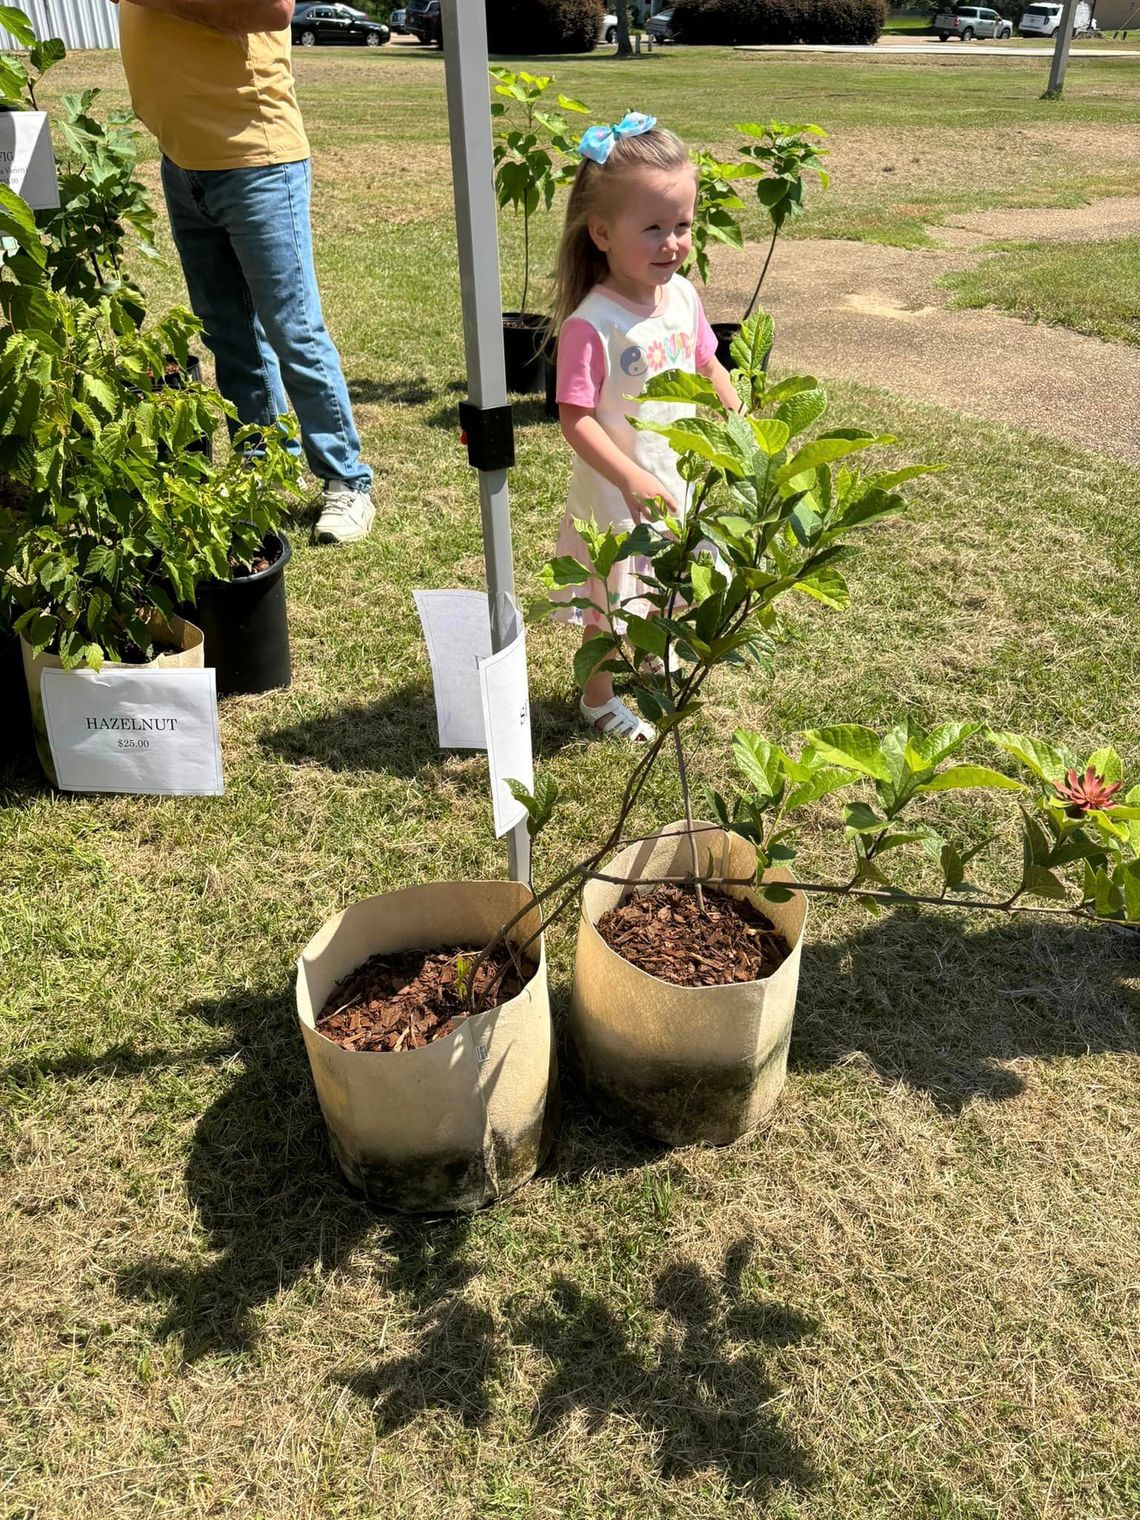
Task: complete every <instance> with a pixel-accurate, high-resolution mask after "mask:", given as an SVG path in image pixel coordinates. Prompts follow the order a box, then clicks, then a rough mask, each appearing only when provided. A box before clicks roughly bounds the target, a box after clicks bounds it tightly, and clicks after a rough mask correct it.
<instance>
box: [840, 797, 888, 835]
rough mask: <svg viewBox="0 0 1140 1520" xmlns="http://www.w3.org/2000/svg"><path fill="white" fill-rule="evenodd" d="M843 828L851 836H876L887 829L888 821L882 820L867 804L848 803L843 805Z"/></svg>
mask: <svg viewBox="0 0 1140 1520" xmlns="http://www.w3.org/2000/svg"><path fill="white" fill-rule="evenodd" d="M843 826H844V828H845V829H846V830H847V832H848V833H849V834H876V833H878V831H879V830H880V829H885V828H886V827H887V820H886V819H885V818H880V817H879V815H878V813H876V812H875V809H874V808H873V807H869V806H868V804H867V803H865V802H846V803H844V805H843Z"/></svg>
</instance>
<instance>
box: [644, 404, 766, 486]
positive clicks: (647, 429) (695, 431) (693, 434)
mask: <svg viewBox="0 0 1140 1520" xmlns="http://www.w3.org/2000/svg"><path fill="white" fill-rule="evenodd" d="M630 422H631V423H632V424H633V426H634V427H635V428H637V429H638V430H639V431H640V432H643V433H660V434H661V436H662V437H663V438H664V439H666V440H667V442H668V444H669V447H670V448H671V449H672V450H673V451H674V453H677V454H684V453H692V454H697V455H699V456H700V458H701V459H704V460H705V461H707V463H709V464H712V465H715V466H716V467H717V469H719V470H724V471H725V472H726V473H727V474H730V475H747V474H748V473H749V471H750V460H749V459H748V457H747V456H746V454H745V453H744V450H743V449H742V448H741V446H740V444H739V443H738V441H737V440H736V439H735V438H734V437H733V436H732V433H731V432H730V430H729V426H728V424H727V423H726V422H722V421H720V420H718V419H713V418H710V417H682V418H680V419H679V420H678V421H676V422H651V421H649V419H648V418H645V417H631V418H630Z"/></svg>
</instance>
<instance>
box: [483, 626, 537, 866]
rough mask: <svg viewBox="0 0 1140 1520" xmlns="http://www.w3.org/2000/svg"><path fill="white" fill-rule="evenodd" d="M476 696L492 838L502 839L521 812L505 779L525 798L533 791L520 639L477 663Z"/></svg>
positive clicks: (523, 810) (523, 641) (523, 651)
mask: <svg viewBox="0 0 1140 1520" xmlns="http://www.w3.org/2000/svg"><path fill="white" fill-rule="evenodd" d="M479 690H480V694H481V696H482V699H483V724H484V729H485V731H486V734H487V761H488V764H489V765H490V769H491V805H492V808H493V810H494V814H495V833H496V835H497V836H498V837H499V838H502V836H503V835H504V834H506V833H509V831H510V830H511V829H513V828H514V826H515V825H516V824H517V823H521V822H522V821H523V819H524V818H525V817H526V808H524V807H523V805H522V803H521V802H516V801H515V799H514V798H513V797H512V796H511V793H510V789H509V787H508V786H507V781H508V779H509V780H511V781H521V782H522V784H523V785H524V786H525V787H526V789H527V791H528V792H533V791H534V754H533V751H532V749H531V742H530V694H529V691H528V689H527V679H526V639H525V638H524V637H523V635H522V634H521V633H520V634H519V636H518V638H516V639H515V641H514V643H512V644H508V645H507V647H506V648H505V649H500V650H499V652H498V654H492V655H488V656H487V658H486V659H485V660H480V662H479Z"/></svg>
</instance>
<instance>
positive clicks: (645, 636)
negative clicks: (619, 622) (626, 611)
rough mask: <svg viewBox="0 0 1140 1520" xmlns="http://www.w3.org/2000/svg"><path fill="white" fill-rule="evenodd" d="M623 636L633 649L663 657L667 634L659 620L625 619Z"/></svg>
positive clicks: (643, 618)
mask: <svg viewBox="0 0 1140 1520" xmlns="http://www.w3.org/2000/svg"><path fill="white" fill-rule="evenodd" d="M625 636H626V638H627V639H628V640H629V642H630V643H631V644H632V645H633V647H634V648H635V649H639V650H641V651H642V652H643V653H645V654H655V655H659V656H661V657H662V658H663V657H664V654H665V643H666V640H667V639H668V633H667V631H666V629H664V628H663V627H662V626H661V619H660V618H645V617H627V618H626V620H625Z"/></svg>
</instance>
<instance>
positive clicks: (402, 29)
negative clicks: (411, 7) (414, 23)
mask: <svg viewBox="0 0 1140 1520" xmlns="http://www.w3.org/2000/svg"><path fill="white" fill-rule="evenodd" d="M388 25H389V27H390V28H391V29H392V31H393V32H395V33H396V35H397V36H399V37H406V36H407V35H408V13H407V11H406V10H405V9H404V8H403V6H401V7H400V9H399V10H398V11H393V12H392V14H391V15H390V16H389V17H388Z"/></svg>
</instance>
